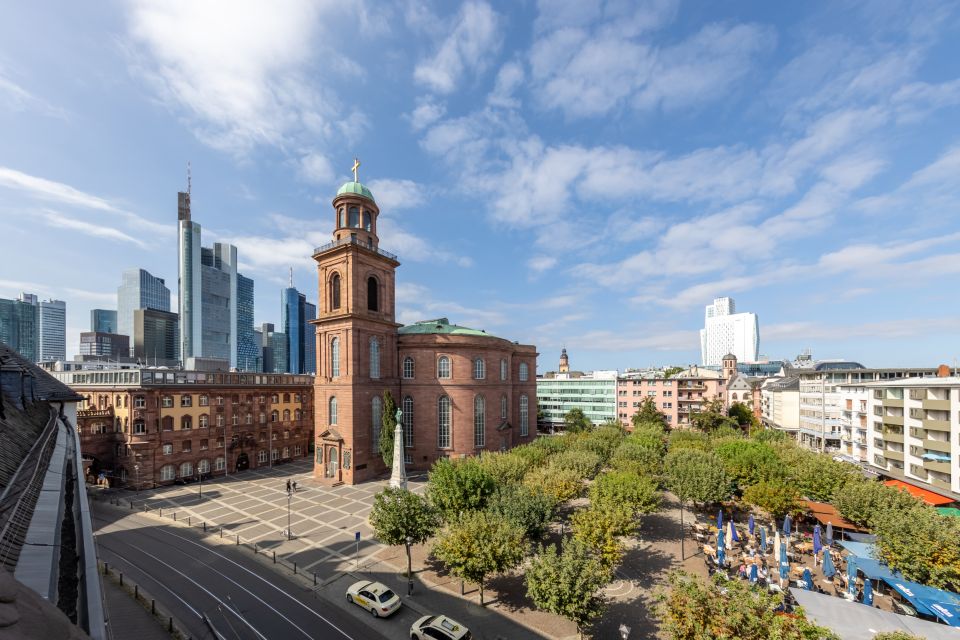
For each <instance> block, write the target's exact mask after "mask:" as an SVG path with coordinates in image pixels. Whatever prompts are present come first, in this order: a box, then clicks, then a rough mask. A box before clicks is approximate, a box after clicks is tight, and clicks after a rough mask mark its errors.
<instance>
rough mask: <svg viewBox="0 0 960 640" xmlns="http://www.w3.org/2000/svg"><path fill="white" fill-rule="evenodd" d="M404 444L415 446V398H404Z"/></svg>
mask: <svg viewBox="0 0 960 640" xmlns="http://www.w3.org/2000/svg"><path fill="white" fill-rule="evenodd" d="M402 420H403V446H405V447H412V446H413V398H411V397H410V396H407V397H405V398H404V399H403V418H402Z"/></svg>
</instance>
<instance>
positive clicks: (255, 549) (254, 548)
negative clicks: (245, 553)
mask: <svg viewBox="0 0 960 640" xmlns="http://www.w3.org/2000/svg"><path fill="white" fill-rule="evenodd" d="M253 555H257V543H256V542H254V543H253Z"/></svg>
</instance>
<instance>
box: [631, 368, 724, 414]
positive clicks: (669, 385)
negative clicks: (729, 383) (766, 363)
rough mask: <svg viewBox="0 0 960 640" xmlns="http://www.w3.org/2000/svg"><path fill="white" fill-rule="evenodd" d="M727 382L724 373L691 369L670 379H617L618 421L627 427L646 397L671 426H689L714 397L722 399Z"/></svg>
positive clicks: (636, 376)
mask: <svg viewBox="0 0 960 640" xmlns="http://www.w3.org/2000/svg"><path fill="white" fill-rule="evenodd" d="M725 392H726V380H725V379H724V375H723V373H721V372H719V371H715V370H713V369H706V368H703V367H697V366H693V367H690V368H689V369H687V370H686V371H682V372H680V373H679V374H677V375H675V376H673V377H671V378H666V379H665V378H663V377H654V376H649V377H643V374H641V375H634V376H629V375H628V376H624V377H621V378H618V379H617V395H616V402H617V406H616V411H617V419H618V420H619V421H620V424H622V425H623V426H624V427H627V428H630V427H632V424H631V422H630V420H631V418H633V414H635V413H636V412H637V410H638V409H639V408H640V405H641V403H642V402H643V401H644V399H646V398H650V399H652V400H653V402H654V404H655V405H656V407H657V409H659V410H660V411H661V412H662V413H663V414H664V415H665V416H667V422H668V423H669V424H670V425H671V426H676V427H683V426H688V425H689V424H690V415H691V414H692V413H696V412H697V411H700V409H701V408H703V404H704V403H705V402H707V401H708V400H712V399H714V398H721V399H725Z"/></svg>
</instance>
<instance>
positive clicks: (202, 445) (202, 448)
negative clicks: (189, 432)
mask: <svg viewBox="0 0 960 640" xmlns="http://www.w3.org/2000/svg"><path fill="white" fill-rule="evenodd" d="M209 442H210V441H209V440H206V439H204V440H201V441H200V451H205V450H206V449H209V448H210V445H209Z"/></svg>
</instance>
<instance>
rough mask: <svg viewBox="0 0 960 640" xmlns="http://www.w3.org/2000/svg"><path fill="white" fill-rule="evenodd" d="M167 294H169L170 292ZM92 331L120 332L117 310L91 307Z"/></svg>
mask: <svg viewBox="0 0 960 640" xmlns="http://www.w3.org/2000/svg"><path fill="white" fill-rule="evenodd" d="M167 295H168V296H169V292H168V294H167ZM168 303H169V298H168ZM90 331H93V332H95V333H119V331H117V312H116V311H114V310H113V309H90Z"/></svg>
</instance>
